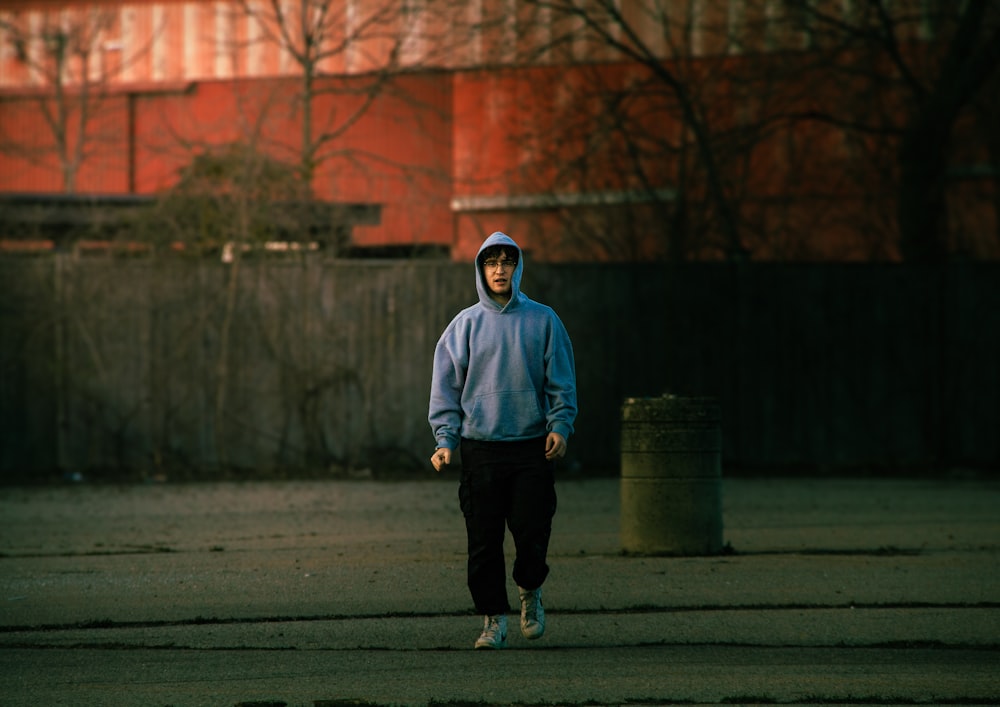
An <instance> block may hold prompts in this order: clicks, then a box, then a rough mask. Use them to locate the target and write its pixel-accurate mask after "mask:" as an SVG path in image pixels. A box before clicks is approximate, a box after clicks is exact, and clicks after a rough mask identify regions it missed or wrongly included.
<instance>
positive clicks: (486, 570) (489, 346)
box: [428, 232, 577, 649]
mask: <svg viewBox="0 0 1000 707" xmlns="http://www.w3.org/2000/svg"><path fill="white" fill-rule="evenodd" d="M523 272H524V262H523V260H522V258H521V249H520V247H519V246H518V245H517V243H515V242H514V240H513V239H511V238H510V237H509V236H507V235H505V234H503V233H500V232H496V233H494V234H492V235H491V236H490V237H489V238H487V239H486V241H484V242H483V245H482V246H481V247H480V249H479V253H478V255H477V257H476V291H477V292H478V294H479V302H478V304H475V305H473V306H471V307H469V308H467V309H465V310H463V311H462V312H460V313H459V314H458V315H457V316H456V317H455V318H454V319H453V320H452V322H451V323H450V324H449V325H448V327H447V328H446V329H445V331H444V333H443V334H442V335H441V338H440V339H439V340H438V343H437V347H436V348H435V351H434V371H433V380H432V383H431V395H430V411H429V414H428V420H429V421H430V424H431V429H432V430H433V431H434V437H435V439H436V441H437V448H436V450H435V451H434V455H433V456H432V457H431V463H432V464H433V465H434V468H435V469H436V470H437V471H441V469H443V468H445V467H446V466H448V465H449V464H451V460H452V454H453V452H454V450H455V449H456V448H459V449H460V451H461V462H462V472H461V483H460V486H459V501H460V505H461V509H462V513H463V515H464V516H465V526H466V533H467V536H468V555H469V556H468V583H469V591H470V593H471V594H472V599H473V602H474V603H475V606H476V610H477V611H478V612H479V613H481V614H482V615H483V616H484V617H485V619H484V622H483V631H482V635H480V636H479V639H478V640H477V641H476V648H480V649H481V648H487V649H489V648H493V649H495V648H503V647H504V646H506V644H507V617H506V613H507V612H508V611H509V610H510V604H509V603H508V601H507V587H506V567H505V562H504V550H503V542H504V532H505V531H504V526H505V524H506V526H507V527H509V528H510V532H511V537H512V538H513V540H514V547H515V552H516V555H515V560H514V568H513V573H512V574H513V579H514V581H515V582H516V584H517V587H518V594H519V596H520V600H521V632H522V634H523V635H524V636H525V637H526V638H529V639H535V638H540V637H541V636H542V634H543V633H544V632H545V612H544V609H543V608H542V600H541V595H542V590H541V587H542V583H543V582H544V581H545V578H546V577H547V576H548V572H549V567H548V565H547V564H546V557H547V554H548V545H549V537H550V535H551V531H552V518H553V516H554V515H555V511H556V492H555V476H554V467H555V460H556V459H559V458H561V457H563V456H564V455H565V454H566V442H567V439H568V438H569V436H570V435H571V434H572V432H573V423H574V421H575V419H576V410H577V408H576V370H575V364H574V361H573V348H572V345H571V343H570V340H569V335H568V334H567V333H566V328H565V327H564V326H563V324H562V322H561V321H560V320H559V317H558V316H557V315H556V313H555V312H554V311H553V310H552V309H551V308H549V307H547V306H545V305H543V304H539V303H538V302H535V301H533V300H531V299H529V298H528V297H527V296H526V295H525V294H524V293H522V292H521V290H520V285H521V275H522V273H523Z"/></svg>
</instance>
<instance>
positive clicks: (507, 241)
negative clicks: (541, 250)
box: [476, 231, 524, 311]
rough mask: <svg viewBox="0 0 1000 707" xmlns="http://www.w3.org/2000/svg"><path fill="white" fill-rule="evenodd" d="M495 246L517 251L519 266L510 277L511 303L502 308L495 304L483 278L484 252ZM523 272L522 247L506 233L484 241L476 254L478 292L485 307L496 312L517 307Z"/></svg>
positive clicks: (498, 232) (494, 234) (492, 236)
mask: <svg viewBox="0 0 1000 707" xmlns="http://www.w3.org/2000/svg"><path fill="white" fill-rule="evenodd" d="M495 245H502V246H509V247H512V248H514V249H515V250H517V265H516V266H515V267H514V272H513V273H512V274H511V276H510V302H508V303H507V305H506V306H501V305H500V304H499V303H498V302H495V301H494V300H493V298H492V297H490V288H489V286H488V285H487V284H486V280H485V279H484V277H483V261H484V260H485V258H484V257H483V251H485V250H486V249H487V248H489V247H490V246H495ZM523 272H524V253H522V252H521V247H520V246H519V245H518V244H517V243H516V242H515V241H514V239H513V238H511V237H510V236H508V235H507V234H506V233H502V232H500V231H495V232H494V233H492V234H491V235H490V236H489V237H488V238H487V239H486V240H485V241H483V244H482V245H481V246H479V252H478V253H477V254H476V292H478V293H479V301H480V303H481V304H483V305H484V306H485V307H488V308H489V309H493V310H496V311H504V310H507V309H512V308H513V307H515V306H517V302H518V300H519V299H520V296H521V275H522V273H523Z"/></svg>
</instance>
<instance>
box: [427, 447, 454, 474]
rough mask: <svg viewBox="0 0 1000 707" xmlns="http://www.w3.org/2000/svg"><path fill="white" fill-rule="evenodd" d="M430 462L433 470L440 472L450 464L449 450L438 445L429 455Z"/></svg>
mask: <svg viewBox="0 0 1000 707" xmlns="http://www.w3.org/2000/svg"><path fill="white" fill-rule="evenodd" d="M431 464H433V465H434V471H437V472H440V471H441V470H442V469H444V468H445V467H446V466H448V465H449V464H451V450H450V449H448V448H447V447H438V448H437V449H435V450H434V456H432V457H431Z"/></svg>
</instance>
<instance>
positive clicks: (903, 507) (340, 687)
mask: <svg viewBox="0 0 1000 707" xmlns="http://www.w3.org/2000/svg"><path fill="white" fill-rule="evenodd" d="M722 490H723V524H724V535H725V540H726V542H727V543H728V545H729V547H728V550H727V552H726V553H725V554H722V555H717V556H710V557H638V556H630V555H626V554H624V553H623V552H622V551H621V542H620V512H621V511H620V501H619V481H618V480H617V479H579V478H561V479H560V480H559V482H558V494H559V510H558V512H557V515H556V520H555V528H554V537H553V541H552V545H551V549H550V564H551V567H552V572H551V575H550V578H549V580H548V581H547V582H546V585H545V587H544V595H543V598H544V603H545V606H546V611H547V618H548V621H547V631H546V635H545V636H544V637H543V638H542V639H540V640H538V641H527V640H525V639H523V638H522V637H521V636H520V635H519V634H518V630H517V620H516V614H513V613H512V614H511V617H510V620H511V637H510V646H509V648H508V649H506V650H503V651H496V652H484V651H474V650H472V646H473V643H474V642H475V639H476V637H477V636H478V634H479V631H480V628H481V619H480V617H478V616H475V615H474V614H473V610H472V606H471V601H470V599H469V596H468V592H467V590H466V587H465V536H464V525H463V521H462V518H461V514H460V512H459V510H458V500H457V482H455V481H454V479H450V478H448V479H435V480H424V479H421V480H418V481H391V482H389V481H386V482H379V481H335V482H322V481H310V482H273V483H268V482H254V483H199V484H169V483H167V484H149V485H131V486H106V485H104V486H101V485H90V484H86V483H84V484H74V485H66V486H57V487H56V486H49V487H30V488H28V487H7V488H0V705H5V706H8V705H9V706H17V705H258V706H259V705H311V706H327V707H329V706H330V705H338V706H342V705H459V704H476V705H499V704H520V705H611V704H615V705H625V704H628V705H660V704H664V705H675V704H691V705H700V704H705V705H707V704H823V705H830V704H844V705H862V704H877V705H887V704H890V705H895V704H899V705H912V704H962V705H968V704H992V705H996V704H1000V553H998V549H1000V481H997V480H992V479H986V480H984V479H982V478H978V479H976V478H966V479H946V480H945V479H942V480H931V479H871V478H854V479H831V478H823V479H788V478H785V479H746V478H733V479H725V480H724V481H723V484H722ZM509 545H510V543H508V547H509ZM510 595H511V599H512V602H513V601H514V600H516V594H515V590H514V587H513V583H511V585H510Z"/></svg>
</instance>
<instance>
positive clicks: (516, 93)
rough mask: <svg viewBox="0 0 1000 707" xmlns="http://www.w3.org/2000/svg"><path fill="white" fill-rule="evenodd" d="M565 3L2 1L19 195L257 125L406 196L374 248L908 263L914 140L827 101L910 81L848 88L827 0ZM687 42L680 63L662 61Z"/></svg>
mask: <svg viewBox="0 0 1000 707" xmlns="http://www.w3.org/2000/svg"><path fill="white" fill-rule="evenodd" d="M550 5H551V4H549V3H533V2H526V1H523V0H472V1H470V2H451V1H449V0H328V1H324V2H317V1H316V0H312V2H305V0H278V1H277V2H274V3H272V2H271V0H247V1H246V2H236V1H232V0H220V1H218V2H198V1H194V0H189V1H183V0H176V1H171V0H161V1H159V2H138V1H132V2H111V1H108V2H48V1H45V0H35V1H34V2H6V3H2V4H0V193H7V194H25V193H29V194H38V193H43V194H44V193H61V192H66V191H73V192H75V193H77V194H87V195H157V194H161V193H163V192H164V191H165V190H168V189H170V188H171V187H172V186H173V185H174V184H175V183H176V182H177V179H178V172H179V170H180V169H181V168H182V167H184V166H185V165H188V164H190V163H191V161H192V159H193V158H194V156H195V155H198V154H203V153H205V152H206V151H210V150H212V149H213V148H217V147H219V146H223V145H228V144H241V145H244V146H250V147H252V148H253V149H254V150H256V151H260V152H261V153H264V154H267V155H270V156H271V157H273V158H275V159H277V160H280V161H282V162H285V163H288V164H292V165H298V166H299V167H300V168H301V167H302V165H304V164H306V163H307V162H308V163H309V168H308V171H309V177H308V181H309V182H310V185H311V190H312V194H313V195H314V196H315V197H316V198H318V199H320V200H323V201H329V202H338V203H341V202H342V203H351V204H367V205H376V206H378V207H380V213H381V216H380V219H379V223H378V224H372V225H363V224H362V225H358V226H356V227H355V228H354V229H353V232H352V236H351V238H352V246H353V247H354V249H355V251H357V250H358V249H364V248H377V247H385V246H399V247H407V246H427V247H436V248H440V249H442V250H445V249H446V250H447V251H448V252H449V253H451V255H452V257H454V258H456V259H466V258H470V257H471V256H472V254H473V253H474V252H475V249H476V248H477V247H478V244H479V243H480V242H481V239H482V238H483V236H484V235H485V234H487V233H489V232H491V231H493V230H505V231H508V232H510V233H511V234H512V235H514V236H516V237H518V238H519V239H520V240H521V241H522V242H523V243H524V245H525V247H526V248H527V249H528V250H530V251H531V252H532V253H533V254H534V255H535V256H536V257H538V258H539V259H544V260H551V261H559V260H593V259H614V260H646V259H656V258H663V257H670V258H676V259H687V260H690V259H706V258H712V259H714V258H725V257H747V256H748V257H751V258H754V259H785V260H788V259H837V260H870V259H889V260H892V259H896V258H898V257H899V249H898V246H897V244H896V231H895V228H896V227H895V221H896V217H895V215H894V209H895V208H896V207H895V206H894V199H895V198H896V195H895V194H894V192H893V184H894V182H893V180H894V177H893V175H891V174H890V175H886V174H880V173H879V172H878V169H877V167H878V165H890V166H891V165H892V164H893V161H892V160H893V157H892V156H891V155H890V156H884V155H883V156H882V157H881V158H879V159H881V160H882V161H879V159H874V158H873V154H875V153H877V152H878V151H880V150H881V151H888V150H889V149H890V148H887V147H886V144H889V145H890V146H891V144H892V143H885V144H884V143H882V142H879V139H878V138H879V136H877V135H875V134H867V135H866V136H864V139H862V138H859V137H858V135H861V133H857V132H855V133H851V132H847V131H846V129H845V128H844V126H839V127H838V126H836V124H835V120H817V119H810V114H814V117H815V116H819V115H820V114H821V113H823V112H824V111H825V108H824V106H827V105H830V104H831V103H837V102H841V103H842V102H843V101H844V100H845V96H848V97H851V99H852V100H855V101H859V102H861V105H859V106H855V110H857V111H860V110H862V109H863V110H864V111H868V112H873V111H884V112H885V114H886V115H894V114H895V115H898V114H900V113H905V111H906V110H907V107H906V105H905V102H906V99H905V92H903V91H901V90H899V89H896V88H893V87H886V89H885V91H884V92H882V93H880V94H877V95H870V96H868V98H867V99H865V98H864V96H863V95H862V93H861V92H860V90H857V91H856V90H854V88H853V87H851V86H846V85H845V84H844V81H845V79H844V76H845V72H838V71H835V70H834V69H833V68H831V66H830V65H829V64H823V63H822V62H820V61H818V59H817V57H821V56H830V53H829V51H828V50H827V51H825V53H824V52H822V51H820V49H823V47H821V46H820V43H819V42H818V41H817V40H815V38H814V37H812V36H811V34H810V33H809V32H808V31H806V30H805V29H803V28H806V29H808V27H810V26H812V25H810V23H809V22H799V23H792V22H791V20H790V19H789V18H790V16H791V15H793V14H794V12H795V9H794V8H793V7H791V6H794V5H803V4H802V3H781V2H777V1H776V0H746V1H740V0H730V1H726V2H712V1H710V0H694V1H693V2H692V1H690V0H685V1H684V2H676V3H662V2H660V3H653V2H642V0H620V2H611V3H591V4H589V5H588V4H587V3H576V4H574V3H568V4H567V7H571V8H572V7H578V8H579V13H580V14H577V15H575V14H574V13H573V12H570V13H568V14H567V15H565V16H562V15H560V14H559V13H558V12H557V11H556V10H553V9H551V7H549V6H550ZM855 5H856V3H852V2H847V1H844V2H821V3H811V4H810V3H806V4H805V5H804V7H805V6H808V7H814V8H819V9H821V10H822V11H823V13H830V14H819V10H817V14H816V15H815V18H814V20H815V21H816V22H818V21H819V20H820V19H822V18H823V17H828V18H835V17H837V18H844V17H847V18H849V17H851V16H852V13H857V12H859V10H857V8H855ZM936 5H937V4H936V3H932V2H921V1H919V0H911V1H908V2H894V3H892V7H893V8H894V12H896V13H898V14H899V16H900V17H901V18H903V17H905V18H906V20H905V22H904V20H902V19H901V20H900V23H899V25H898V29H899V30H900V33H901V34H900V36H897V37H896V38H895V39H896V40H897V41H898V42H899V46H900V47H902V48H903V51H906V52H910V54H911V55H912V56H913V57H915V60H914V61H913V62H911V65H913V66H917V65H920V61H919V60H920V57H922V56H923V53H924V52H925V51H926V53H927V54H928V56H929V57H932V56H933V51H930V50H929V49H927V48H928V47H932V46H933V42H934V40H935V37H936V34H935V27H934V26H933V25H932V24H929V22H930V20H926V21H925V19H924V18H930V17H932V15H931V9H932V6H935V7H936ZM600 6H606V7H605V11H602V13H601V14H600V15H597V14H592V15H587V14H586V13H587V12H588V10H587V9H586V8H588V7H600ZM887 6H888V5H887ZM303 7H305V8H306V13H305V22H306V24H305V25H303V20H302V18H303ZM656 8H660V13H661V14H659V15H655V14H654V11H655V10H656ZM607 10H611V11H612V12H611V14H608V12H607ZM276 12H281V13H284V14H283V20H282V19H279V18H278V17H277V15H276V14H275V13H276ZM594 12H595V13H596V10H595V11H594ZM664 12H666V13H667V14H664ZM799 12H801V9H800V10H799ZM616 13H617V14H616ZM593 18H598V19H600V20H601V23H603V24H601V23H598V25H599V26H589V27H588V26H587V20H588V19H593ZM310 26H311V27H312V28H313V30H314V35H313V38H314V39H315V40H316V41H314V42H312V43H311V44H310V43H307V42H306V43H304V42H303V39H302V37H303V27H310ZM819 29H821V28H817V32H818V31H819ZM283 32H290V34H288V35H285V34H283ZM631 32H635V34H634V35H633V34H630V33H631ZM307 47H311V48H312V49H313V50H314V53H313V54H311V55H309V56H307V57H306V58H309V59H310V60H314V63H313V64H312V65H311V69H308V70H306V69H303V63H302V60H301V58H302V56H304V55H302V54H301V52H303V51H305V48H307ZM637 48H638V49H637ZM856 51H858V52H860V51H862V50H861V49H857V50H856ZM295 52H300V60H298V61H297V60H296V58H295ZM644 52H645V54H644ZM651 58H652V59H653V61H650V59H651ZM661 60H662V62H663V66H666V67H668V68H669V72H668V73H667V74H661V73H660V72H658V71H657V70H656V69H655V68H652V67H654V65H655V64H656V62H659V61H661ZM928 71H930V69H928ZM889 73H892V72H891V71H890V72H889ZM304 76H311V77H312V78H313V81H312V82H311V84H310V85H308V86H307V83H306V82H305V81H304V80H303V79H304ZM671 80H674V81H677V82H680V84H681V86H680V89H681V90H680V91H677V90H673V89H676V88H677V86H675V85H674V84H672V83H671ZM862 83H863V85H862V84H859V88H860V89H866V88H867V87H870V86H871V85H874V81H873V80H872V81H865V82H862ZM306 91H309V92H311V95H312V98H311V100H309V101H307V102H304V101H303V95H304V93H305V92H306ZM57 94H62V95H63V96H64V98H63V99H62V101H61V105H62V106H63V107H64V108H65V113H64V114H63V118H59V115H58V108H59V105H60V103H59V99H58V98H57ZM859 96H861V97H860V98H859ZM865 100H870V101H871V103H865ZM876 104H877V105H876ZM307 105H308V106H309V108H310V110H309V111H308V112H309V115H310V118H309V119H310V124H309V134H310V137H309V139H308V140H307V141H306V144H308V145H310V146H311V147H312V148H313V149H315V151H316V152H315V153H314V154H313V155H312V156H313V157H314V158H315V159H313V160H312V161H309V160H307V159H306V158H305V157H304V155H305V153H304V152H303V144H304V143H303V139H302V134H303V126H304V125H305V117H304V116H305V115H306V113H307V111H306V106H307ZM611 105H614V106H615V108H614V109H610V108H609V106H611ZM84 114H85V115H84ZM833 117H836V116H833ZM83 118H85V121H83V122H81V119H83ZM793 118H794V119H793ZM60 120H62V123H61V125H62V127H59V125H60V123H59V121H60ZM964 120H965V123H963V125H964V126H965V127H964V128H963V130H969V131H972V133H974V135H973V137H975V135H978V134H979V133H975V126H974V122H975V121H974V120H973V119H971V118H965V119H964ZM81 125H85V127H84V128H83V129H82V133H81V128H80V126H81ZM970 126H971V127H970ZM699 127H700V128H702V129H708V130H710V131H711V133H712V134H711V136H710V138H706V139H704V140H703V141H702V142H699V135H698V129H699ZM985 130H986V129H981V130H980V132H983V131H985ZM60 133H64V135H63V134H60ZM81 134H82V135H83V136H84V137H83V138H82V139H81ZM702 137H704V136H702ZM60 142H62V147H60ZM955 142H956V147H955V149H956V151H957V152H958V153H961V151H962V150H963V149H965V150H966V151H967V152H968V154H959V157H958V158H957V159H958V160H959V164H958V167H960V168H968V169H967V170H966V172H967V174H966V180H965V182H964V183H963V184H960V185H958V186H956V187H954V188H952V189H950V191H949V192H948V198H949V200H950V201H951V206H952V208H951V213H952V215H953V216H952V221H951V222H950V224H949V226H950V228H951V230H952V231H953V232H954V233H957V234H958V235H952V236H950V237H951V238H952V239H953V245H954V246H955V249H956V250H958V251H962V252H969V253H971V254H972V255H973V256H975V257H997V255H998V249H997V244H996V240H997V239H996V236H995V234H996V217H995V213H996V211H995V203H994V202H995V191H994V190H995V176H996V175H995V173H994V172H995V170H993V169H992V168H987V169H985V171H984V170H981V169H980V173H977V171H976V170H977V169H979V168H981V167H982V166H983V165H984V164H988V160H985V161H984V158H983V155H982V154H980V151H979V149H978V144H979V143H978V142H977V140H976V139H970V140H969V141H963V140H956V141H955ZM704 145H709V146H710V148H711V150H712V160H710V162H711V164H707V163H706V161H705V160H704V159H703V157H704V155H703V154H702V153H701V152H700V149H699V148H700V147H701V146H704ZM78 147H79V148H80V151H79V153H77V152H75V151H74V150H75V149H76V148H78ZM729 211H731V213H727V212H729ZM734 222H736V223H739V229H738V231H735V230H733V229H730V228H728V227H727V224H731V223H734ZM984 234H986V235H985V236H984ZM963 238H964V239H966V241H968V242H966V241H961V242H955V239H963ZM991 238H992V240H991Z"/></svg>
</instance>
